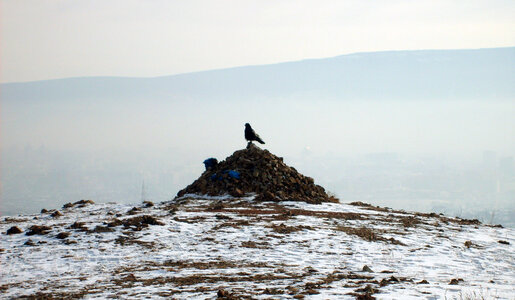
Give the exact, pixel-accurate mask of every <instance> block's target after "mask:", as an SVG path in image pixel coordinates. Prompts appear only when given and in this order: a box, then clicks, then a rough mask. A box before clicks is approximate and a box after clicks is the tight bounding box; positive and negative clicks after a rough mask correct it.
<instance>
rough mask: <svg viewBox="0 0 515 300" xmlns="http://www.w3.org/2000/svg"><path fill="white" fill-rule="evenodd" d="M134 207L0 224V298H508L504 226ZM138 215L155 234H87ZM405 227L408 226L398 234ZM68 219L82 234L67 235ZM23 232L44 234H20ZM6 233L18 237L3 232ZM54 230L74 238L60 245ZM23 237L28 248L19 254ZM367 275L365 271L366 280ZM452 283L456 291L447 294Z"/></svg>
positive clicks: (200, 202)
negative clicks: (38, 228) (367, 233)
mask: <svg viewBox="0 0 515 300" xmlns="http://www.w3.org/2000/svg"><path fill="white" fill-rule="evenodd" d="M215 203H218V204H221V205H222V206H223V207H222V208H220V207H216V206H213V204H215ZM131 208H132V206H127V205H120V204H115V203H110V204H94V205H88V206H85V207H73V208H67V209H63V210H60V211H61V212H62V213H63V216H60V217H56V218H54V217H51V216H50V214H48V213H46V214H37V215H20V216H16V217H3V218H1V219H0V231H1V232H2V234H1V239H0V249H2V250H0V259H1V263H2V268H1V269H0V278H1V279H0V290H1V291H2V293H1V294H0V297H1V298H13V297H20V296H37V297H42V296H45V295H46V296H48V295H53V296H58V297H59V296H60V297H64V298H72V297H85V298H90V299H94V298H108V297H123V298H147V297H150V298H170V297H173V298H177V299H191V298H199V297H200V298H203V299H204V298H208V299H214V298H216V297H217V292H218V291H219V290H222V289H223V290H225V291H227V292H229V293H230V294H232V295H234V296H239V297H250V298H255V299H267V298H281V299H290V298H293V297H294V296H297V297H302V296H304V297H305V299H328V298H329V299H335V298H338V299H354V298H355V297H356V295H358V294H364V293H366V291H367V290H366V289H367V286H369V287H368V292H369V293H370V294H371V295H372V296H373V297H376V298H377V299H483V298H485V299H491V298H493V299H515V292H514V287H515V267H514V266H515V251H513V250H514V249H513V245H514V243H515V234H514V233H515V230H514V229H510V228H499V227H492V226H487V225H482V224H479V225H475V224H470V225H467V224H465V223H466V222H460V221H461V220H456V219H451V218H447V217H444V216H440V215H433V216H429V215H424V214H414V213H409V212H403V211H393V210H389V209H377V208H375V207H366V206H355V205H349V204H337V203H336V204H335V203H325V204H320V205H313V204H306V203H302V202H283V203H266V202H263V203H256V202H254V201H252V197H248V198H245V199H232V198H230V197H220V198H216V199H213V198H212V199H206V197H198V196H196V197H194V198H193V197H191V195H190V196H185V197H183V198H182V199H181V201H179V202H177V203H171V202H167V203H160V204H156V205H155V206H152V207H145V206H144V205H143V204H142V205H138V208H139V209H140V210H138V211H136V214H133V215H129V214H128V212H129V211H130V210H131ZM335 213H339V214H335ZM143 215H151V216H154V217H155V218H157V219H158V220H159V221H160V222H162V223H163V224H164V225H149V226H148V227H144V228H142V229H141V230H133V229H132V228H133V227H124V226H123V225H122V226H115V227H112V229H114V231H112V232H91V230H92V229H94V228H95V227H96V226H97V225H101V226H106V224H107V223H108V222H111V221H112V220H114V219H115V218H118V219H120V220H122V221H123V220H127V219H129V218H133V217H137V216H143ZM408 217H409V218H415V219H416V220H417V222H416V223H415V224H413V225H412V224H407V225H403V220H404V221H406V220H405V219H404V218H408ZM410 220H412V219H410ZM76 221H79V222H84V223H85V226H86V227H87V228H88V229H89V230H90V231H88V232H85V231H79V230H76V229H70V228H69V226H70V225H71V224H73V223H74V222H76ZM32 225H46V226H50V227H51V228H52V230H51V231H50V232H49V233H48V234H46V235H31V236H27V235H25V232H26V231H28V228H29V227H30V226H32ZM12 226H18V227H19V228H20V229H22V230H23V231H24V233H22V234H13V235H7V234H5V232H6V231H7V229H9V228H10V227H12ZM354 229H356V230H357V229H363V230H371V231H372V232H374V234H375V236H376V237H377V239H371V240H366V239H364V238H361V237H360V236H357V235H354V234H351V233H349V232H351V231H352V230H354ZM349 230H351V231H349ZM59 232H70V233H71V235H70V237H68V238H67V239H64V240H61V239H57V238H56V235H57V234H58V233H59ZM390 238H392V240H389V239H390ZM29 239H30V240H32V241H33V243H34V244H35V245H34V246H28V245H24V244H25V242H27V240H29ZM74 241H75V242H76V243H73V242H74ZM499 241H504V242H507V243H509V244H506V243H499ZM466 242H468V243H469V244H468V245H469V247H467V246H466ZM365 265H367V266H368V267H370V268H371V269H372V271H373V272H363V271H362V269H363V267H364V266H365ZM452 279H462V281H459V282H458V284H456V285H451V284H449V283H450V282H451V280H452ZM422 280H426V281H427V282H428V283H427V284H419V283H420V282H421V281H422Z"/></svg>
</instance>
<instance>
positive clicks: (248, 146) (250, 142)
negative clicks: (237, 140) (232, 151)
mask: <svg viewBox="0 0 515 300" xmlns="http://www.w3.org/2000/svg"><path fill="white" fill-rule="evenodd" d="M250 144H252V141H249V142H248V143H247V149H249V148H250Z"/></svg>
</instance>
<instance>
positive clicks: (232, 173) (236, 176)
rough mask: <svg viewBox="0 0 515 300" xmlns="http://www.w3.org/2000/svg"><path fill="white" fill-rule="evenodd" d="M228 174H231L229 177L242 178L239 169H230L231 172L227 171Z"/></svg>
mask: <svg viewBox="0 0 515 300" xmlns="http://www.w3.org/2000/svg"><path fill="white" fill-rule="evenodd" d="M227 174H229V177H231V178H236V179H240V172H238V171H234V170H229V172H227Z"/></svg>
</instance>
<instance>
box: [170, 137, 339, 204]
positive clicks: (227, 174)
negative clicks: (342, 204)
mask: <svg viewBox="0 0 515 300" xmlns="http://www.w3.org/2000/svg"><path fill="white" fill-rule="evenodd" d="M204 163H205V164H206V171H204V173H203V174H202V175H201V176H200V177H199V178H198V179H197V180H195V181H194V182H193V183H192V184H190V185H189V186H187V187H186V188H185V189H183V190H181V191H179V193H177V197H182V196H184V195H186V194H197V195H209V196H222V195H226V194H230V195H231V196H233V197H243V196H245V195H249V194H256V197H255V200H257V201H304V202H308V203H321V202H338V199H336V198H334V197H330V196H328V195H327V193H326V192H325V190H324V188H323V187H321V186H320V185H316V184H315V183H314V180H313V178H310V177H307V176H304V175H302V174H300V173H299V172H297V170H295V168H293V167H289V166H287V165H286V164H285V163H284V162H283V159H282V157H277V156H275V155H273V154H272V153H270V152H269V151H268V150H263V149H261V148H259V147H257V146H255V145H254V144H249V146H248V147H247V148H246V149H243V150H238V151H236V152H234V153H233V154H232V155H231V156H229V157H227V158H226V159H225V161H222V162H220V163H218V162H217V161H216V160H215V159H210V160H206V162H204Z"/></svg>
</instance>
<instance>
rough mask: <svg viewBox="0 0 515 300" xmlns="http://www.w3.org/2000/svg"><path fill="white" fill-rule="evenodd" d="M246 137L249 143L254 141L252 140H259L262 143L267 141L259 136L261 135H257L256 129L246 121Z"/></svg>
mask: <svg viewBox="0 0 515 300" xmlns="http://www.w3.org/2000/svg"><path fill="white" fill-rule="evenodd" d="M245 139H246V140H247V141H249V145H250V143H252V141H258V142H259V143H261V144H264V143H265V142H263V140H262V139H261V138H260V137H259V135H257V133H256V132H255V131H254V129H252V127H250V124H249V123H245Z"/></svg>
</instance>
